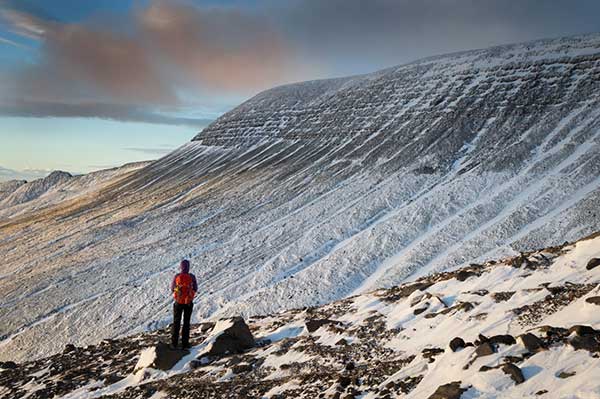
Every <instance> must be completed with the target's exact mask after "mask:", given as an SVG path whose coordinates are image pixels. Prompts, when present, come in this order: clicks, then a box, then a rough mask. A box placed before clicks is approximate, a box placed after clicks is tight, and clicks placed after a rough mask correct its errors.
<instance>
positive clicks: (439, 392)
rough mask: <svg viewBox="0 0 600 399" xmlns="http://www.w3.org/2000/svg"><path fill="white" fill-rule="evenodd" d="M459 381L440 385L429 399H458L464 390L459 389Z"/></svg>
mask: <svg viewBox="0 0 600 399" xmlns="http://www.w3.org/2000/svg"><path fill="white" fill-rule="evenodd" d="M460 384H461V382H460V381H454V382H451V383H449V384H444V385H440V386H439V387H438V389H436V390H435V392H434V393H433V395H431V396H430V397H429V399H460V396H461V395H462V394H463V392H465V391H466V390H467V389H466V388H461V387H460Z"/></svg>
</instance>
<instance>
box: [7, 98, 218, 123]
mask: <svg viewBox="0 0 600 399" xmlns="http://www.w3.org/2000/svg"><path fill="white" fill-rule="evenodd" d="M0 114H2V115H6V116H25V117H36V118H41V117H89V118H102V119H110V120H116V121H127V122H146V123H158V124H168V125H183V126H190V127H193V128H202V127H205V126H207V125H208V124H209V123H210V122H212V120H211V119H203V118H188V117H182V116H172V115H167V114H161V113H159V112H153V111H150V110H148V109H146V108H144V107H140V106H134V105H122V104H110V103H79V104H69V103H62V102H42V101H17V102H13V103H2V102H1V101H0Z"/></svg>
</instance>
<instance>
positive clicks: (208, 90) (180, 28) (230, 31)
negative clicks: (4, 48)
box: [0, 1, 307, 118]
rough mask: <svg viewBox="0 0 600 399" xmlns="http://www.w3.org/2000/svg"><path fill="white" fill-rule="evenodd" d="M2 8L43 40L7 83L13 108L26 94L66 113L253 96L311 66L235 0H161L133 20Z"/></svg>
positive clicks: (22, 29)
mask: <svg viewBox="0 0 600 399" xmlns="http://www.w3.org/2000/svg"><path fill="white" fill-rule="evenodd" d="M0 17H1V18H2V19H3V20H5V21H7V22H8V23H9V24H10V26H11V30H12V31H13V32H15V33H17V34H20V35H23V36H26V37H28V38H33V39H36V40H38V41H39V42H40V50H39V61H38V62H37V64H35V65H30V66H27V67H24V68H21V69H20V70H19V71H16V72H14V73H13V76H10V77H9V81H10V82H11V83H10V86H12V89H11V90H8V91H5V93H3V94H2V93H0V96H1V97H3V98H0V100H1V102H0V105H3V107H4V109H7V110H8V109H10V110H11V112H12V113H15V112H18V109H19V107H20V105H22V104H27V107H26V108H27V109H26V112H25V110H24V113H25V114H27V115H30V114H31V111H32V108H34V105H35V104H37V103H39V104H40V108H43V109H46V110H48V109H49V110H54V111H55V112H57V113H58V114H61V112H60V110H59V108H60V107H65V113H70V112H72V111H73V110H77V109H79V107H78V106H77V105H79V104H92V103H102V104H114V105H122V106H124V107H125V106H128V107H133V108H131V109H136V110H139V109H140V108H139V107H155V108H156V107H159V108H161V107H162V108H169V109H174V108H176V107H178V106H182V107H183V106H190V105H191V104H192V103H193V101H194V100H193V98H194V97H195V96H197V98H199V99H204V98H206V97H208V96H214V97H219V96H230V95H234V96H247V95H250V94H253V93H255V92H258V91H260V90H262V89H266V88H269V87H271V86H273V85H276V84H280V83H285V82H289V81H291V80H300V79H302V78H303V77H306V76H307V73H306V71H307V69H306V68H305V69H302V67H299V66H298V65H299V63H298V62H294V59H295V54H294V51H293V49H292V48H290V45H289V44H287V43H286V40H285V38H284V37H283V35H282V34H281V32H279V31H277V30H276V29H274V28H273V27H272V25H271V21H270V20H269V19H268V18H267V17H266V16H261V15H253V14H249V13H243V12H241V11H239V10H234V9H224V8H210V9H206V8H205V9H203V8H198V7H193V6H190V5H186V4H184V3H179V2H175V1H173V2H168V3H167V2H162V1H154V2H152V3H150V4H149V5H148V6H146V7H145V8H135V9H134V10H133V11H132V13H131V14H130V15H129V18H128V20H127V23H128V24H127V26H115V25H114V24H112V23H110V21H105V22H106V23H105V24H98V23H97V22H98V21H95V22H96V23H94V24H92V23H90V22H86V23H60V22H56V21H47V20H43V19H40V18H37V17H34V16H32V15H29V14H26V13H24V12H20V11H14V10H2V9H0ZM190 99H192V100H191V101H190ZM19 104H20V105H19ZM51 104H54V106H50V105H51ZM0 111H1V109H0ZM86 111H87V108H86ZM132 117H133V116H132ZM138 117H139V113H136V115H135V118H138Z"/></svg>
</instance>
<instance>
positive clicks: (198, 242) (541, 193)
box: [0, 35, 600, 360]
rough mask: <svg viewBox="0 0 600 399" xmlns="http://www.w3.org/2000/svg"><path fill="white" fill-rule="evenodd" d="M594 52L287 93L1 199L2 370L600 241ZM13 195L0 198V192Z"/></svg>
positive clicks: (565, 50) (519, 58) (577, 43)
mask: <svg viewBox="0 0 600 399" xmlns="http://www.w3.org/2000/svg"><path fill="white" fill-rule="evenodd" d="M599 93H600V36H599V35H589V36H582V37H574V38H566V39H557V40H551V41H540V42H534V43H528V44H523V45H515V46H505V47H499V48H492V49H488V50H478V51H474V52H465V53H460V54H452V55H448V56H441V57H436V58H431V59H426V60H422V61H419V62H415V63H411V64H407V65H403V66H399V67H396V68H391V69H387V70H384V71H380V72H377V73H374V74H371V75H364V76H359V77H353V78H347V79H337V80H334V81H317V82H307V83H301V84H297V85H290V86H283V87H280V88H275V89H273V90H270V91H267V92H265V93H262V94H259V95H258V96H256V97H255V98H253V99H251V100H249V101H247V102H245V103H244V104H242V105H240V107H238V108H236V109H234V110H233V111H231V112H230V113H228V114H226V115H224V116H223V117H222V118H220V119H219V120H218V121H216V122H215V123H214V124H213V125H211V126H209V127H208V128H207V129H205V130H204V131H203V132H201V133H200V134H199V135H198V136H197V137H196V138H195V139H194V141H192V142H190V143H188V144H186V145H184V146H183V147H181V148H179V149H178V150H176V151H174V152H173V153H171V154H169V155H167V156H165V157H164V158H162V159H160V160H158V161H156V162H153V163H150V164H141V165H129V166H125V167H123V168H119V169H114V170H109V171H102V172H97V173H93V174H89V175H84V176H76V177H69V176H66V175H64V174H54V175H51V176H49V177H48V178H47V179H45V180H43V181H37V182H32V183H27V184H14V183H13V184H12V185H9V184H6V183H4V184H2V185H1V186H0V256H1V258H2V262H1V264H0V293H1V294H0V337H1V341H0V360H7V359H12V360H24V359H31V358H39V357H42V356H46V355H49V354H52V353H56V352H57V351H60V350H62V348H63V347H64V345H65V344H66V343H75V344H78V345H84V344H90V343H94V342H97V341H99V340H100V339H103V338H107V337H116V336H121V335H124V334H131V333H134V332H140V331H145V330H148V329H155V328H159V327H163V326H165V325H166V324H167V323H168V322H169V310H170V307H169V304H170V300H171V299H170V297H169V294H168V285H169V282H170V279H171V277H172V275H173V273H175V271H176V265H177V264H178V262H179V260H180V259H181V258H183V257H189V258H190V259H191V261H192V269H193V271H194V272H195V273H196V275H197V277H198V281H199V284H200V299H199V300H198V303H197V305H196V307H195V314H194V319H195V320H199V319H201V318H205V317H217V316H222V315H231V314H243V315H251V314H264V313H269V312H274V311H278V310H282V309H286V308H290V307H300V306H305V305H316V304H322V303H327V302H330V301H333V300H336V299H339V298H343V297H345V296H347V295H350V294H353V293H361V292H365V291H367V290H370V289H373V288H376V287H389V286H391V285H394V284H397V283H399V282H401V281H404V280H405V279H406V278H408V277H411V276H412V277H418V276H422V275H424V274H426V273H429V272H433V271H440V270H446V269H451V268H455V267H458V266H461V265H464V264H468V263H469V262H474V261H483V260H485V259H491V258H495V257H499V256H504V255H509V254H515V253H516V251H520V250H525V249H531V248H539V247H543V246H546V245H553V244H559V243H562V242H564V241H567V240H574V239H577V238H579V237H581V236H583V235H585V234H589V233H591V232H593V231H596V230H598V229H599V228H600V214H599V213H598V209H600V94H599ZM9 191H10V192H9Z"/></svg>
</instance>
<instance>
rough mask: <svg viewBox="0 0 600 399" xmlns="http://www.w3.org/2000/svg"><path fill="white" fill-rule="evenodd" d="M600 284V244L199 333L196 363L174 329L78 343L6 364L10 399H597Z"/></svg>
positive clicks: (2, 387) (1, 372)
mask: <svg viewBox="0 0 600 399" xmlns="http://www.w3.org/2000/svg"><path fill="white" fill-rule="evenodd" d="M599 282H600V233H596V234H595V235H592V236H590V237H586V238H585V239H581V240H579V241H577V242H576V243H571V244H564V245H559V246H556V247H551V248H546V249H543V250H538V251H532V252H527V253H522V254H519V255H518V256H514V257H509V258H505V259H502V260H498V261H489V262H486V263H484V264H472V265H470V266H468V267H466V268H463V269H459V270H455V271H452V272H444V273H437V274H432V275H428V276H425V277H423V278H420V279H418V280H416V281H412V282H408V283H405V284H402V285H400V286H396V287H392V288H390V289H379V290H376V291H373V292H369V293H365V294H362V295H358V296H353V297H350V298H346V299H344V300H341V301H336V302H333V303H330V304H327V305H324V306H318V307H305V308H302V309H290V310H287V311H285V312H281V313H277V314H270V315H267V316H258V317H251V318H249V319H247V320H246V322H247V325H248V327H245V326H246V323H245V322H244V321H241V320H240V319H233V320H231V319H226V320H218V321H217V322H216V323H202V324H198V325H195V326H193V328H192V340H191V343H192V345H193V346H192V348H191V349H190V351H189V352H185V351H181V350H177V351H171V350H169V349H168V347H167V346H166V344H164V342H168V340H169V331H168V330H157V331H153V332H149V333H141V334H137V335H135V336H132V337H122V338H119V339H114V340H102V341H101V342H97V343H96V344H95V345H90V346H87V347H75V346H73V345H70V344H69V345H67V346H65V347H64V348H63V350H62V351H61V352H62V353H59V354H56V355H54V356H52V357H49V358H45V359H40V360H35V361H27V362H24V363H22V364H14V363H9V362H7V363H0V395H3V396H4V397H10V398H15V399H16V398H25V397H27V398H49V397H65V398H92V397H100V396H102V397H110V398H115V399H117V398H119V399H133V398H136V399H140V398H152V399H155V398H239V399H245V398H268V399H284V398H306V399H313V398H329V399H333V398H338V399H339V398H343V399H351V398H364V399H376V398H378V399H382V398H388V399H391V398H414V399H458V398H462V399H466V398H481V399H497V398H566V397H569V398H596V397H598V394H599V393H600V359H599V357H598V354H599V353H600V330H599V329H598V328H599V327H600V312H599V309H600V307H599V306H600V296H599V295H600V291H599V286H598V283H599ZM236 337H237V338H239V337H244V339H245V341H248V343H249V345H247V346H246V345H244V346H242V345H241V341H240V340H238V339H236ZM245 341H244V342H245ZM252 341H254V345H252V344H251V342H252ZM161 342H162V343H161ZM215 343H219V344H218V345H215ZM33 345H35V343H34V344H33ZM215 348H217V349H215ZM225 349H227V351H228V352H227V353H224V352H225Z"/></svg>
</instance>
